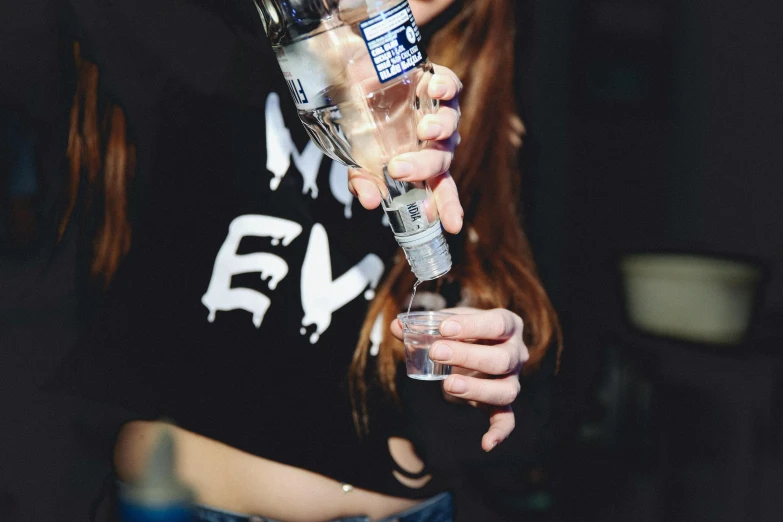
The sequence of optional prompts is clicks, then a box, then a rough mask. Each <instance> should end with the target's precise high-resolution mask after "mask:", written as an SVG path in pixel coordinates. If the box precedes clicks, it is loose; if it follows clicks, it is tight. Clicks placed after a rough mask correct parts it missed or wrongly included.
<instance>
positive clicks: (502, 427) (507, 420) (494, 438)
mask: <svg viewBox="0 0 783 522" xmlns="http://www.w3.org/2000/svg"><path fill="white" fill-rule="evenodd" d="M515 426H516V419H515V418H514V412H513V411H512V410H511V406H506V407H504V408H497V409H494V410H493V411H492V413H491V414H490V416H489V430H487V432H486V433H485V434H484V436H483V437H482V438H481V448H482V449H483V450H484V451H492V450H493V449H494V448H495V447H496V446H497V445H498V444H500V443H501V442H503V441H504V440H506V439H507V438H508V436H509V435H511V432H512V431H514V427H515Z"/></svg>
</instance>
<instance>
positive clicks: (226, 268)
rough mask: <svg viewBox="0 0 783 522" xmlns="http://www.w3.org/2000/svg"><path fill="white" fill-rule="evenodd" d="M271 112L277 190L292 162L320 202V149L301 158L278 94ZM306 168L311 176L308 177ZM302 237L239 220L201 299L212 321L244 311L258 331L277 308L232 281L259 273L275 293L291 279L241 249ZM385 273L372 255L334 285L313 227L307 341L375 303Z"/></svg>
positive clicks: (266, 256)
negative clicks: (359, 303)
mask: <svg viewBox="0 0 783 522" xmlns="http://www.w3.org/2000/svg"><path fill="white" fill-rule="evenodd" d="M266 108H267V112H266V127H267V132H266V136H267V150H268V155H267V158H268V161H267V168H268V169H269V171H270V172H272V174H273V176H274V177H273V179H272V186H271V188H272V190H276V189H277V188H278V186H279V184H280V180H281V179H282V177H283V176H284V175H285V173H286V172H287V171H288V169H289V168H290V165H291V158H293V160H294V165H295V167H296V168H297V170H298V171H299V174H300V175H302V176H303V177H304V178H305V182H306V183H305V184H304V186H305V190H304V192H305V193H306V192H308V191H309V192H310V193H311V195H312V197H313V198H316V197H318V190H317V188H316V181H315V177H316V176H317V171H318V167H319V166H320V163H321V160H322V159H323V155H321V154H320V152H319V153H318V154H319V157H318V158H317V159H318V161H317V162H316V161H315V160H316V158H315V157H314V155H313V154H312V148H315V145H314V144H313V143H312V142H309V143H308V146H307V147H306V148H305V152H304V153H303V154H301V155H300V154H299V153H298V151H297V149H296V146H295V145H294V143H293V140H292V139H291V134H290V132H289V130H288V129H287V128H286V127H285V125H284V123H283V118H282V114H281V112H280V98H279V96H278V95H277V94H275V93H271V94H270V95H269V98H268V99H267V104H266ZM316 150H317V149H316ZM302 168H304V169H305V170H306V172H303V171H302V170H301V169H302ZM346 181H347V180H346ZM308 189H309V190H308ZM334 196H335V199H337V200H338V201H340V202H341V203H345V201H344V199H345V198H344V195H343V194H341V193H338V194H334ZM348 217H350V215H349V214H348V213H347V212H346V218H348ZM301 233H302V226H301V225H300V224H299V223H296V222H294V221H290V220H287V219H282V218H279V217H274V216H266V215H258V214H248V215H243V216H239V217H237V218H235V219H234V220H233V221H232V222H231V224H230V225H229V230H228V235H227V237H226V239H225V241H224V242H223V245H222V246H221V247H220V249H219V250H218V253H217V256H216V258H215V263H214V266H213V269H212V277H211V279H210V282H209V286H208V288H207V291H206V293H205V294H204V295H203V296H202V298H201V302H202V304H203V305H204V306H205V307H206V308H207V310H208V311H209V314H208V316H207V320H208V321H209V322H214V321H215V320H216V318H217V312H219V311H220V312H230V311H233V310H244V311H247V312H250V313H251V314H252V322H253V325H255V327H256V328H259V327H260V326H261V324H262V323H263V321H264V316H265V315H266V312H267V311H268V310H269V308H270V307H271V306H272V300H271V298H270V297H269V296H267V295H264V294H263V293H261V292H259V291H257V290H255V289H251V288H232V287H231V279H232V277H233V276H235V275H239V274H248V273H259V275H260V277H261V279H262V280H264V281H266V284H267V287H268V288H269V289H270V290H274V289H275V288H276V287H277V285H278V284H279V283H280V281H282V280H283V279H284V278H285V277H286V276H287V275H288V272H289V267H288V262H287V261H286V260H285V259H283V258H282V257H280V256H278V255H275V254H272V253H268V252H253V253H248V254H238V253H237V250H238V248H239V244H240V243H241V241H242V239H243V238H245V237H268V238H271V240H272V241H271V243H272V245H273V246H278V245H280V244H281V243H282V246H284V247H287V246H289V245H290V244H291V242H292V241H293V240H294V239H296V238H297V237H299V236H300V235H301ZM383 271H384V265H383V262H382V261H381V259H380V258H379V257H378V256H377V255H375V254H367V255H366V256H365V257H364V258H363V259H362V260H361V261H360V262H359V263H358V264H356V265H355V266H354V267H352V268H350V269H349V270H347V271H346V272H345V273H344V274H342V275H340V276H339V277H338V278H337V279H334V280H333V279H332V265H331V256H330V249H329V237H328V234H327V232H326V229H325V228H324V227H323V226H322V225H321V224H318V223H316V224H315V225H313V227H312V229H311V231H310V238H309V240H308V245H307V252H306V253H305V257H304V261H303V264H302V271H301V273H302V276H301V282H300V288H301V299H302V309H303V310H304V317H303V318H302V328H301V330H300V333H301V334H302V335H305V334H306V333H307V332H308V330H309V329H310V327H311V326H313V325H314V326H315V331H314V332H313V333H311V334H310V342H311V343H313V344H315V343H316V342H318V339H319V338H320V336H321V335H322V334H323V333H324V332H325V331H326V330H327V329H328V328H329V326H330V324H331V320H332V314H333V313H334V312H335V311H337V310H339V309H340V308H342V307H343V306H345V305H346V304H348V303H350V302H351V301H353V300H354V299H356V298H357V297H358V296H359V295H361V294H362V293H364V298H365V299H367V300H370V299H372V298H373V296H374V288H375V287H376V286H377V285H378V283H379V281H380V278H381V276H382V275H383Z"/></svg>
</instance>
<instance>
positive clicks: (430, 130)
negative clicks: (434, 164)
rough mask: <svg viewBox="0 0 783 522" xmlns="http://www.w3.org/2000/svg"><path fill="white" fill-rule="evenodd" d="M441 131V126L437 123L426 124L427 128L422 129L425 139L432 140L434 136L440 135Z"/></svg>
mask: <svg viewBox="0 0 783 522" xmlns="http://www.w3.org/2000/svg"><path fill="white" fill-rule="evenodd" d="M441 132H443V127H442V126H440V125H438V124H437V123H430V124H429V125H427V128H426V129H425V130H424V136H425V137H426V138H427V139H430V140H434V139H435V138H437V137H439V136H440V133H441Z"/></svg>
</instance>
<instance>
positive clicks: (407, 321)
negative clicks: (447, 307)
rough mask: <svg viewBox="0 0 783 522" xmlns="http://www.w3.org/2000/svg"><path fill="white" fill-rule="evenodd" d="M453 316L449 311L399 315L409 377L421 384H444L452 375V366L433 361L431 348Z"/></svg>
mask: <svg viewBox="0 0 783 522" xmlns="http://www.w3.org/2000/svg"><path fill="white" fill-rule="evenodd" d="M453 315H454V314H450V313H447V312H410V313H404V314H400V315H398V316H397V319H399V320H400V322H401V323H402V332H403V342H404V343H405V365H406V367H407V370H408V377H411V378H412V379H418V380H420V381H442V380H443V379H445V378H446V377H448V376H449V375H451V365H448V364H441V363H437V362H435V361H433V360H432V359H430V346H432V343H434V342H435V341H437V340H438V339H442V337H441V335H440V324H441V323H442V322H443V321H445V320H446V319H448V318H449V317H452V316H453Z"/></svg>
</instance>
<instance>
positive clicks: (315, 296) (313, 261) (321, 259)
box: [301, 223, 384, 344]
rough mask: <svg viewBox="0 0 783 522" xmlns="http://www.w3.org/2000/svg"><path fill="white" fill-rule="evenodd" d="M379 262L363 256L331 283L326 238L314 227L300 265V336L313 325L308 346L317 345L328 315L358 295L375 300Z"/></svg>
mask: <svg viewBox="0 0 783 522" xmlns="http://www.w3.org/2000/svg"><path fill="white" fill-rule="evenodd" d="M383 270H384V266H383V261H381V259H380V258H379V257H378V256H376V255H375V254H367V255H366V256H364V258H363V259H362V260H361V261H359V263H358V264H357V265H356V266H354V267H353V268H351V269H349V270H348V271H347V272H345V273H344V274H343V275H341V276H340V277H338V278H337V279H334V280H332V262H331V254H330V252H329V237H328V236H327V234H326V230H325V229H324V227H323V226H322V225H320V224H318V223H316V224H315V225H314V226H313V230H312V231H311V232H310V242H309V243H308V245H307V253H306V254H305V259H304V263H303V264H302V282H301V293H302V309H303V310H304V312H305V315H304V318H303V319H302V330H301V333H302V334H303V335H304V334H306V333H307V330H308V327H310V326H312V325H315V332H313V333H312V334H311V335H310V342H311V343H313V344H315V343H316V342H318V339H319V338H320V336H321V334H323V333H324V332H325V331H326V329H327V328H329V325H330V324H331V323H332V313H334V312H335V311H337V310H339V309H340V308H342V307H343V306H345V305H346V304H348V303H350V302H351V301H353V300H354V299H356V298H357V297H358V296H359V295H360V294H361V293H362V292H364V298H365V299H367V300H368V301H369V300H370V299H372V298H373V297H375V287H377V286H378V282H379V281H380V280H381V276H382V275H383Z"/></svg>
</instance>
